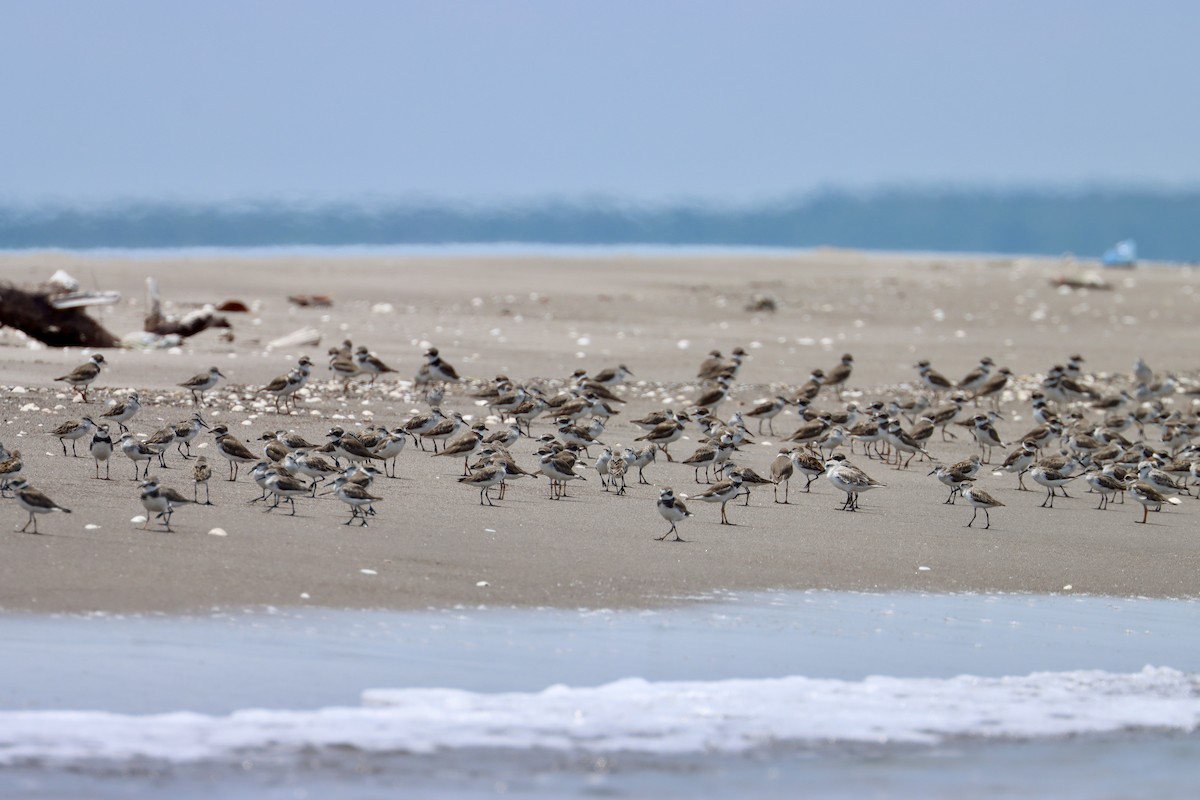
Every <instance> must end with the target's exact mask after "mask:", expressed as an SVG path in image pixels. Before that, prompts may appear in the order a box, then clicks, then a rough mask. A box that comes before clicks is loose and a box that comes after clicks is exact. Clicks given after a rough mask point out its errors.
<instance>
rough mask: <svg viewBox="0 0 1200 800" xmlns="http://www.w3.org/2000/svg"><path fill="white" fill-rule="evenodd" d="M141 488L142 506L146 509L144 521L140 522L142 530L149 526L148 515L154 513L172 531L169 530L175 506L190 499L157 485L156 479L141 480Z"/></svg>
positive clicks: (188, 501)
mask: <svg viewBox="0 0 1200 800" xmlns="http://www.w3.org/2000/svg"><path fill="white" fill-rule="evenodd" d="M141 490H142V495H141V500H142V508H144V509H146V521H145V522H144V523H142V530H146V529H147V528H148V527H149V525H150V515H151V514H154V516H155V517H156V518H158V519H161V520H162V522H163V525H164V526H165V527H166V529H167V532H168V533H174V531H172V530H171V515H172V514H174V513H175V507H176V506H181V505H183V504H185V503H190V502H192V501H191V500H188V499H187V498H186V497H184V496H183V495H181V494H180V493H179V492H177V491H175V490H174V489H171V488H168V487H166V486H159V484H158V481H154V480H146V481H143V482H142V483H141Z"/></svg>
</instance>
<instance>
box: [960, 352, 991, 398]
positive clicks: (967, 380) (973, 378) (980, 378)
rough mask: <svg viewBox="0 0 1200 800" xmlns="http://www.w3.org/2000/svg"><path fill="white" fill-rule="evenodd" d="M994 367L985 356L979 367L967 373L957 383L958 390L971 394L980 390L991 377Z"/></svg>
mask: <svg viewBox="0 0 1200 800" xmlns="http://www.w3.org/2000/svg"><path fill="white" fill-rule="evenodd" d="M995 365H996V362H995V361H992V359H991V358H989V357H986V356H985V357H984V358H982V359H980V361H979V366H977V367H976V368H975V369H973V370H971V371H970V372H968V373H967V374H966V376H965V377H964V378H963V379H962V380H961V381H959V382H958V388H959V390H960V391H963V392H967V393H971V392H975V391H977V390H978V389H980V388H981V387H982V386H983V385H984V384H985V383H987V380H988V378H990V377H991V375H992V367H994V366H995Z"/></svg>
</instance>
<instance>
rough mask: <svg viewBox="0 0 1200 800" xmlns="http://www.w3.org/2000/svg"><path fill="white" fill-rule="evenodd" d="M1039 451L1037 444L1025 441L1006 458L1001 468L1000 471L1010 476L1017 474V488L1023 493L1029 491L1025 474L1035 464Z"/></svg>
mask: <svg viewBox="0 0 1200 800" xmlns="http://www.w3.org/2000/svg"><path fill="white" fill-rule="evenodd" d="M1037 451H1038V447H1037V443H1035V442H1032V441H1030V440H1028V439H1024V440H1022V441H1021V446H1020V447H1019V448H1017V449H1016V450H1013V451H1012V452H1011V453H1009V454H1008V456H1007V457H1005V459H1004V463H1003V464H1002V465H1001V466H1000V469H1002V470H1003V471H1005V472H1007V473H1009V474H1012V473H1014V472H1015V473H1016V475H1017V488H1018V489H1019V490H1020V491H1022V492H1027V491H1029V489H1028V487H1026V486H1025V473H1026V472H1027V471H1028V470H1029V466H1030V465H1031V464H1032V463H1033V459H1034V457H1035V456H1036V455H1037Z"/></svg>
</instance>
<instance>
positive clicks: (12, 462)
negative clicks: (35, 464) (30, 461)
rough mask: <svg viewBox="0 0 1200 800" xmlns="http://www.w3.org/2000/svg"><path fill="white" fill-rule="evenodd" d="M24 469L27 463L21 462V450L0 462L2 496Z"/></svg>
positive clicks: (13, 452)
mask: <svg viewBox="0 0 1200 800" xmlns="http://www.w3.org/2000/svg"><path fill="white" fill-rule="evenodd" d="M24 468H25V462H24V461H22V460H21V451H20V450H13V451H12V452H11V453H9V454H8V456H7V457H6V458H4V459H3V460H0V495H3V493H4V492H7V491H8V489H9V485H10V484H11V483H12V482H13V481H15V480H16V479H17V476H18V475H20V474H21V470H23V469H24Z"/></svg>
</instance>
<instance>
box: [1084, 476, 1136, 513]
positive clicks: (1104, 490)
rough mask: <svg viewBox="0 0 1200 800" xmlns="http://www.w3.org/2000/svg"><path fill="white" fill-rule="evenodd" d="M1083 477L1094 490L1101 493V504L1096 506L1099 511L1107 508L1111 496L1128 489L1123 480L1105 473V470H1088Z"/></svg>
mask: <svg viewBox="0 0 1200 800" xmlns="http://www.w3.org/2000/svg"><path fill="white" fill-rule="evenodd" d="M1083 479H1084V481H1086V482H1087V485H1088V486H1090V487H1092V491H1093V492H1095V493H1096V494H1098V495H1100V504H1099V505H1097V506H1096V510H1098V511H1104V510H1105V509H1107V508H1108V503H1109V500H1110V498H1111V497H1116V496H1117V494H1118V493H1120V492H1124V491H1125V489H1126V486H1125V484H1124V483H1123V482H1122V481H1119V480H1117V479H1116V478H1114V477H1112V476H1111V475H1105V474H1104V473H1103V472H1088V473H1086V474H1085V475H1084V476H1083Z"/></svg>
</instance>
